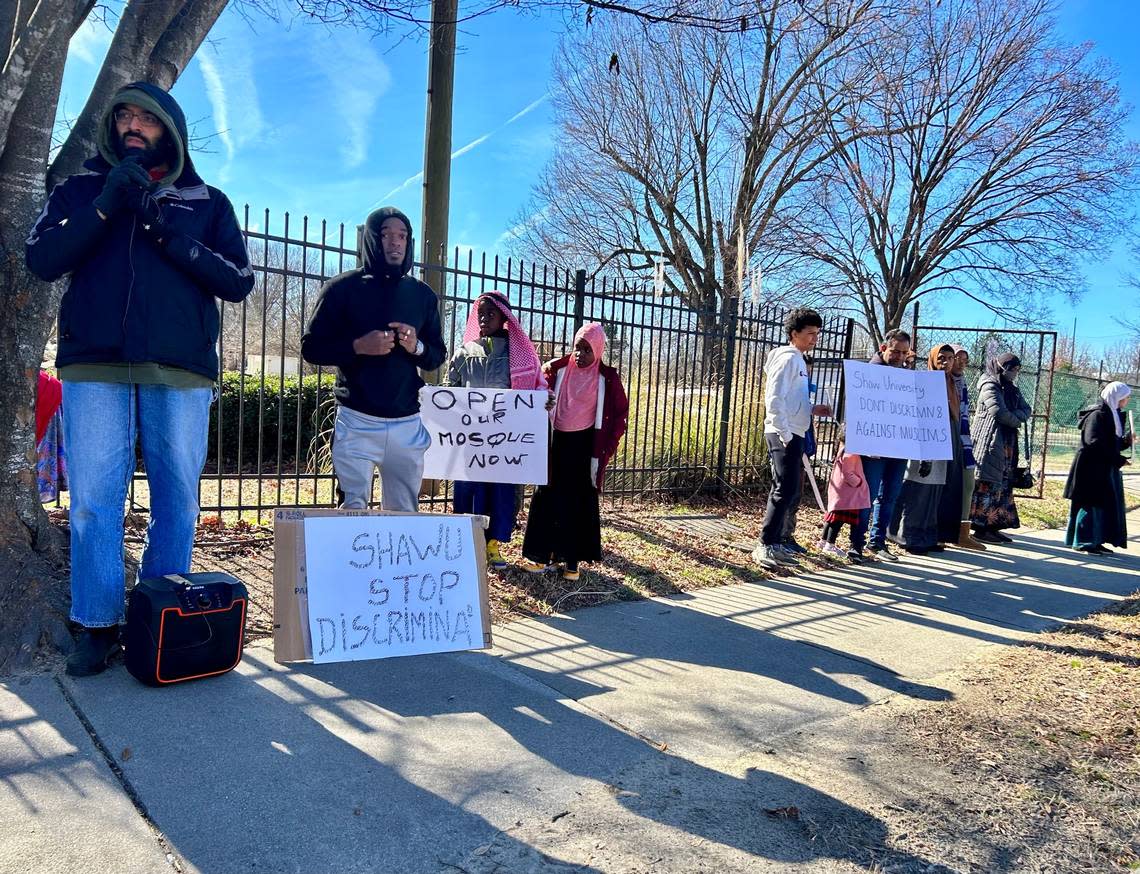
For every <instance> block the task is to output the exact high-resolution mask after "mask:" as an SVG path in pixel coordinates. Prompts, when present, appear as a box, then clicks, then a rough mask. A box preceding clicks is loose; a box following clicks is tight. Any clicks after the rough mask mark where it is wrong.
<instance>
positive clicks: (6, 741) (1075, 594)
mask: <svg viewBox="0 0 1140 874" xmlns="http://www.w3.org/2000/svg"><path fill="white" fill-rule="evenodd" d="M1138 523H1140V515H1136V514H1134V515H1133V517H1132V527H1133V529H1134V530H1137V529H1140V525H1138ZM1060 541H1061V534H1060V532H1036V533H1031V534H1028V535H1023V536H1019V537H1018V538H1017V542H1016V543H1015V544H1014V545H1013V546H1011V547H1006V548H1002V549H996V550H991V551H989V552H987V553H984V554H975V553H964V552H960V551H957V550H954V551H948V552H946V553H943V554H941V555H938V556H937V557H929V558H923V559H921V560H904V561H903V562H900V563H899V564H894V565H885V564H873V565H863V566H860V567H844V568H840V569H836V570H830V571H824V572H813V573H807V574H804V575H802V576H798V577H782V578H778V579H773V580H767V581H765V582H763V583H747V584H741V585H734V586H726V587H723V588H718V589H711V590H704V591H700V592H694V593H689V594H683V595H677V596H673V597H669V598H657V599H653V600H649V601H641V602H632V603H622V604H616V605H611V606H605V607H598V608H594V609H589V610H583V611H580V612H577V613H574V614H570V615H565V616H556V617H552V618H548V619H542V620H528V621H523V622H516V623H512V624H510V625H507V626H503V627H496V629H495V639H496V649H495V650H494V651H493V652H491V653H461V654H455V655H443V656H428V657H420V658H411V659H393V660H387V661H378V662H362V663H355V664H341V665H324V666H311V665H302V666H293V667H284V666H281V665H277V664H275V663H274V662H273V661H272V657H271V648H270V647H268V646H267V645H263V644H259V645H255V646H253V647H250V648H249V649H248V650H247V654H246V658H245V660H244V661H243V663H242V665H241V666H240V667H239V669H238V670H237V671H235V672H234V673H232V674H229V675H227V676H225V677H222V678H218V679H215V680H209V681H204V682H200V683H191V684H187V685H185V686H181V687H174V688H170V689H163V690H152V689H148V688H145V687H142V686H140V685H139V684H137V683H136V682H135V681H134V680H133V679H132V678H131V677H130V676H129V675H127V674H126V672H125V671H124V670H123V669H122V668H121V667H118V668H115V669H114V670H112V671H109V672H108V673H107V674H105V675H103V676H100V677H97V678H92V679H89V680H81V681H71V680H69V679H67V678H63V679H62V680H56V679H54V678H49V677H31V678H22V679H17V680H14V681H12V682H9V683H6V684H3V685H0V820H2V821H3V822H4V823H5V828H4V829H3V831H2V832H0V872H9V871H11V872H16V871H33V870H34V871H42V872H57V871H58V872H64V871H67V872H71V871H74V870H76V869H79V870H89V869H103V870H108V871H116V872H117V871H131V872H134V871H156V872H161V871H169V870H172V869H174V870H180V871H187V872H191V871H194V872H209V874H229V872H293V871H296V872H306V874H310V872H314V874H320V872H347V871H369V872H391V874H396V872H445V871H450V872H457V871H461V872H492V871H499V872H524V871H536V872H538V871H541V872H558V871H586V872H590V871H605V872H610V871H659V872H664V871H669V872H692V871H710V872H711V871H717V872H724V871H742V872H743V871H768V870H773V871H775V870H780V871H784V870H793V869H794V870H812V871H840V870H857V863H859V862H860V859H859V858H858V857H857V855H856V853H855V851H854V850H850V851H848V850H845V849H844V848H843V847H842V846H839V847H834V846H824V845H814V846H813V845H811V844H810V843H808V842H805V841H804V840H803V838H802V834H800V833H797V832H793V831H792V830H791V829H792V826H791V825H789V824H788V823H784V822H779V821H775V820H772V819H769V818H765V817H764V816H762V815H758V811H760V810H762V809H765V808H779V807H785V806H788V805H795V806H797V807H799V808H800V809H801V810H803V811H805V813H806V814H810V815H811V816H813V817H815V818H817V819H826V820H827V821H830V822H834V823H838V824H842V827H843V828H844V829H846V830H848V831H850V832H852V833H859V834H863V835H865V836H868V839H869V840H871V841H874V840H876V839H881V837H882V836H883V832H884V829H885V827H884V826H883V824H882V823H881V822H880V821H878V820H877V819H875V817H873V816H871V815H869V814H867V813H865V812H864V811H862V810H859V809H857V808H854V807H851V806H849V805H846V804H844V803H842V802H840V801H838V800H837V799H835V798H833V797H831V796H829V795H827V794H826V793H825V792H822V791H820V790H819V789H817V788H814V787H812V786H811V785H808V784H807V783H805V782H803V781H800V780H797V779H795V778H794V777H791V776H789V775H787V774H780V773H777V772H776V771H775V770H772V769H770V768H766V767H765V766H764V755H765V752H766V751H767V750H768V749H769V748H770V746H772V745H776V744H778V743H779V738H780V737H781V735H785V734H786V733H788V732H792V731H798V730H802V729H803V728H804V727H805V726H808V725H810V724H812V723H817V722H818V721H819V720H828V719H834V718H837V717H840V716H843V715H845V714H849V713H852V712H854V711H855V710H856V709H858V708H860V707H864V706H866V705H868V704H871V703H874V702H876V701H881V700H883V699H885V698H887V697H889V696H893V695H905V696H911V697H915V698H921V699H928V700H937V699H941V698H944V697H946V696H947V694H948V693H946V692H945V691H944V690H943V689H941V688H939V685H938V680H937V677H938V676H939V675H940V674H942V673H943V672H945V671H947V670H948V669H951V668H953V667H956V666H958V665H959V664H961V663H962V662H963V661H964V660H966V659H967V658H969V657H970V656H971V655H973V654H974V653H975V652H976V651H977V650H978V649H979V648H981V647H985V646H989V645H993V644H1006V643H1013V642H1017V641H1019V640H1022V639H1024V638H1025V637H1026V636H1027V635H1029V634H1032V633H1033V632H1035V631H1038V630H1041V629H1044V628H1047V627H1050V626H1052V625H1054V624H1056V623H1057V622H1060V621H1062V620H1064V619H1068V618H1072V617H1076V616H1080V615H1083V614H1086V613H1088V612H1090V611H1092V610H1095V609H1096V608H1098V607H1100V606H1102V605H1104V604H1105V603H1107V602H1109V601H1111V600H1113V599H1116V598H1119V597H1122V596H1124V595H1126V594H1128V593H1130V592H1132V591H1134V590H1136V589H1137V588H1140V560H1138V559H1137V558H1135V557H1132V556H1116V557H1112V558H1088V557H1083V556H1080V555H1078V554H1076V553H1073V552H1071V551H1068V550H1065V549H1064V548H1063V547H1062V546H1061V542H1060ZM896 862H897V864H898V866H899V867H898V868H897V870H914V871H922V870H928V866H929V865H930V864H931V863H932V862H933V860H925V859H920V858H902V859H896ZM935 870H937V869H935Z"/></svg>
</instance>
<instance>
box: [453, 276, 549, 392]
mask: <svg viewBox="0 0 1140 874" xmlns="http://www.w3.org/2000/svg"><path fill="white" fill-rule="evenodd" d="M481 300H488V301H490V302H491V303H493V304H494V305H495V306H497V307H498V308H499V312H501V313H502V314H503V316H504V317H505V318H506V320H507V360H508V362H509V363H510V366H511V388H514V389H522V390H524V391H525V390H532V389H538V390H541V389H544V388H546V378H545V377H544V376H543V375H542V362H540V361H539V360H538V353H537V352H535V351H534V344H533V343H531V342H530V337H528V336H527V335H526V331H524V330H523V329H522V325H520V324H519V320H518V319H516V318H515V314H514V313H513V312H511V308H510V307H509V306H508V305H507V299H506V297H505V296H504V295H503V293H502V292H499V291H489V292H487V293H486V294H481V295H479V297H477V298H475V302H474V303H472V304H471V312H470V313H468V315H467V327H466V328H465V329H464V331H463V342H464V343H470V342H471V341H472V340H478V339H479V301H481Z"/></svg>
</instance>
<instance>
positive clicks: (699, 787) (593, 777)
mask: <svg viewBox="0 0 1140 874" xmlns="http://www.w3.org/2000/svg"><path fill="white" fill-rule="evenodd" d="M433 662H435V664H432V663H433ZM295 671H296V672H297V673H299V674H303V675H307V676H311V677H314V678H320V679H321V680H322V681H323V682H326V683H328V684H330V685H331V686H333V687H335V688H337V689H339V690H341V691H342V692H344V693H345V694H346V695H347V696H348V697H349V698H350V699H353V700H360V701H365V702H370V703H372V704H374V705H375V706H376V707H378V708H381V709H382V710H385V711H391V712H394V713H398V714H399V715H400V716H401V717H403V718H405V719H411V720H415V719H419V718H431V719H439V718H449V717H456V716H462V715H465V714H471V713H477V714H479V715H481V716H483V717H485V718H487V719H489V720H491V721H492V722H494V724H495V725H497V726H498V727H499V728H501V729H502V730H504V731H505V732H507V733H508V734H509V735H510V737H511V738H512V739H513V740H514V741H516V742H517V743H518V744H519V745H520V746H521V747H523V748H525V749H526V750H528V751H530V752H531V753H533V754H534V755H536V756H539V757H541V758H542V759H543V760H544V761H546V762H547V763H549V764H550V765H552V766H554V767H555V768H556V769H558V770H559V771H561V772H564V773H566V774H570V775H574V776H576V777H578V778H583V779H586V780H588V781H591V784H592V786H593V791H592V792H579V793H578V796H579V797H578V798H576V799H575V800H574V801H572V802H571V803H570V804H568V805H567V807H566V809H565V811H564V812H560V813H561V816H564V817H566V818H567V821H568V822H570V823H571V824H573V825H574V826H575V827H577V828H584V829H586V830H587V832H592V831H593V830H595V829H597V830H598V831H597V833H596V835H595V836H596V837H597V838H598V839H600V840H605V839H606V838H607V837H612V836H613V834H614V831H613V830H616V831H617V832H619V833H621V834H629V833H631V830H635V833H636V834H637V835H638V838H639V841H640V840H645V841H649V842H650V843H648V844H647V845H640V844H639V846H638V847H637V853H638V855H639V856H642V857H645V856H650V857H652V856H658V857H664V858H667V859H669V860H670V865H671V870H698V868H702V869H703V868H704V867H705V865H707V864H708V859H707V858H705V857H704V856H703V853H704V851H703V850H701V849H699V848H698V849H696V850H694V849H693V842H692V840H691V838H692V837H697V838H701V839H703V840H705V841H711V842H714V843H717V844H722V845H724V846H726V847H731V848H734V849H736V850H739V851H742V852H744V853H747V854H750V855H752V856H756V857H760V858H765V859H770V860H773V861H779V862H789V863H795V862H807V861H810V860H812V859H818V858H832V859H841V860H847V861H850V862H853V863H855V864H859V865H868V864H872V863H874V862H882V861H884V860H889V861H890V863H891V864H895V865H900V866H907V865H913V866H915V867H913V868H912V869H911V870H923V871H924V870H927V869H928V867H929V865H930V861H929V860H925V859H922V858H920V857H916V856H913V855H910V854H908V853H906V852H902V851H898V850H895V849H893V848H891V847H890V846H888V837H889V830H888V828H887V826H886V825H885V824H884V823H883V822H882V821H881V820H879V819H878V818H877V817H875V816H873V815H872V814H870V813H867V812H866V811H864V810H861V809H859V808H857V807H853V806H851V805H849V804H847V803H845V802H842V801H840V800H839V799H837V798H835V797H833V796H831V795H829V794H827V793H826V792H823V791H820V790H818V789H816V788H814V787H812V786H810V785H807V784H805V783H803V782H801V781H798V780H794V779H791V778H789V777H787V776H784V775H781V774H778V773H775V772H773V771H769V770H766V769H760V768H748V769H747V770H746V771H745V772H744V773H743V775H740V776H738V775H734V774H731V773H725V772H724V771H720V770H717V769H714V768H711V767H707V766H705V765H703V764H699V763H697V762H694V761H692V760H690V759H688V758H685V757H683V756H681V755H679V754H675V753H673V752H672V751H669V750H667V749H661V747H660V745H658V744H655V743H654V742H653V741H652V740H651V739H646V738H643V737H642V738H639V737H636V736H634V735H633V734H632V733H630V732H629V731H627V730H622V729H621V728H619V727H618V726H616V725H615V724H613V723H611V722H609V721H607V720H605V718H604V717H603V718H599V716H598V714H596V713H591V712H589V711H588V710H587V709H584V708H582V707H580V706H576V705H575V704H573V703H570V702H568V701H566V700H559V698H558V694H557V693H555V692H554V691H553V690H551V689H550V688H549V687H547V686H545V685H542V686H540V685H538V684H535V683H532V682H529V681H528V679H527V676H528V675H527V673H525V672H524V673H516V670H515V669H514V668H512V667H510V666H507V665H505V664H503V663H502V662H498V661H497V660H495V659H494V658H492V657H489V656H486V655H483V654H477V653H466V654H460V655H454V656H431V657H419V658H416V659H397V660H391V661H390V663H389V665H388V667H387V669H385V667H383V666H382V663H378V664H373V665H368V664H366V663H357V664H355V665H347V664H337V665H297V666H295ZM381 673H382V674H383V675H384V678H383V680H382V681H380V682H377V676H376V675H377V674H381ZM489 674H490V675H492V676H493V677H494V678H495V680H494V682H500V681H501V683H502V684H503V685H501V686H500V688H499V690H498V692H497V693H496V695H493V696H487V695H486V694H485V689H486V687H487V684H488V682H489V680H488V675H489ZM444 676H446V677H447V683H448V687H449V688H450V689H452V690H464V691H463V692H460V693H456V694H451V695H446V696H445V695H442V694H427V695H425V694H415V692H416V690H421V691H422V690H424V689H426V688H430V686H431V684H432V681H433V678H435V679H436V680H438V678H440V677H444ZM480 690H484V692H483V693H481V691H480ZM561 692H562V690H561V689H559V690H558V693H561ZM499 695H502V696H503V697H498V696H499ZM489 699H493V700H494V704H493V705H489ZM611 799H612V800H611ZM613 801H616V803H617V804H619V805H620V807H621V808H622V809H623V810H624V811H625V812H626V813H627V814H629V815H630V816H631V817H634V818H635V819H634V820H632V821H623V820H622V818H621V817H620V816H615V815H614V814H613V813H612V812H607V807H606V804H607V803H609V804H612V803H613ZM599 805H600V806H599ZM793 808H794V811H793V810H792V809H793ZM766 810H770V811H777V813H776V814H775V815H772V816H769V815H766V814H765V811H766ZM789 811H790V812H791V815H786V814H787V813H788V812H789ZM638 820H641V821H644V822H643V823H642V825H641V826H640V827H639V826H638V825H637V821H638ZM646 823H652V824H656V825H662V826H667V827H668V828H667V829H664V830H661V829H657V830H654V829H646V828H645V827H644V826H645V824H646ZM821 824H825V825H826V832H827V833H830V834H831V835H832V836H833V837H834V836H835V833H836V832H837V830H838V832H841V833H842V834H841V835H840V836H839V838H838V839H834V840H818V839H817V838H818V837H819V835H820V834H821V833H823V832H824V831H825V829H823V828H822V827H821ZM678 833H680V835H681V836H680V837H678ZM684 836H689V837H684ZM687 857H688V858H689V859H691V862H692V864H691V867H689V866H687V864H686V861H687ZM729 870H738V869H735V868H732V869H729ZM740 870H744V869H740ZM900 870H902V869H900Z"/></svg>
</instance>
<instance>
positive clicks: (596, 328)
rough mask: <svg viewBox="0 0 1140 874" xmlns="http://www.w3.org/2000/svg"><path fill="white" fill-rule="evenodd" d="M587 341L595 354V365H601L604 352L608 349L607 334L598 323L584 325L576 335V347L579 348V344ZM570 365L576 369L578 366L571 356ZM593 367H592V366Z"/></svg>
mask: <svg viewBox="0 0 1140 874" xmlns="http://www.w3.org/2000/svg"><path fill="white" fill-rule="evenodd" d="M581 340H585V341H586V342H587V343H589V344H590V349H591V350H593V353H594V364H600V363H601V361H602V352H604V351H605V348H606V332H605V331H603V330H602V326H601V325H599V324H598V323H597V322H590V323H589V324H586V325H583V326H582V327H580V328H579V329H578V331H577V332H576V333H575V334H574V345H575V346H577V345H578V342H579V341H581ZM570 363H571V364H573V365H574V366H575V367H577V366H578V365H577V364H575V363H574V356H573V355H571V356H570ZM591 366H592V365H591Z"/></svg>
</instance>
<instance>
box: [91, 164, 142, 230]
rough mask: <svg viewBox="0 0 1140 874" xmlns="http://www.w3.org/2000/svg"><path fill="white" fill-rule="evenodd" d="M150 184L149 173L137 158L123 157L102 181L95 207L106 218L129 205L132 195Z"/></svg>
mask: <svg viewBox="0 0 1140 874" xmlns="http://www.w3.org/2000/svg"><path fill="white" fill-rule="evenodd" d="M149 185H150V174H149V173H147V172H146V170H144V169H143V166H142V164H140V163H139V161H138V159H137V158H124V159H123V160H122V161H121V162H120V163H119V165H118V166H117V167H112V168H111V172H110V173H108V174H107V181H106V182H104V183H103V190H102V191H101V192H99V196H98V197H96V198H95V201H94V203H95V208H96V209H97V210H99V212H101V213H103V215H105V216H106V217H107V218H110V217H111V216H113V215H115V214H116V213H118V212H120V211H121V210H123V209H124V208H125V207H127V206H129V205H130V201H131V199H132V195H135V196H137V192H139V191H146V189H147V187H148V186H149Z"/></svg>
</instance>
